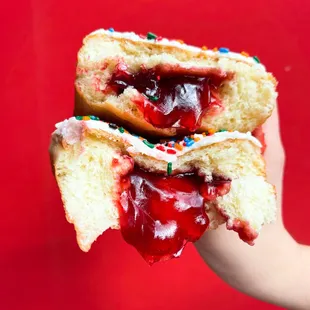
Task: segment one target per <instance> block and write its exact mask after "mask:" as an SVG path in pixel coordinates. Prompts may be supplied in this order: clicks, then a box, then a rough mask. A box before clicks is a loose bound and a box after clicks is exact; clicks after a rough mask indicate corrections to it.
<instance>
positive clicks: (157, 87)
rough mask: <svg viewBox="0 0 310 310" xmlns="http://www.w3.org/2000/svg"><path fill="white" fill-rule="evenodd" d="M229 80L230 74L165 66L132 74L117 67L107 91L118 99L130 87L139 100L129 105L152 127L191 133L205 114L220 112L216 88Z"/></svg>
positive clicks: (123, 66) (142, 69)
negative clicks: (110, 91)
mask: <svg viewBox="0 0 310 310" xmlns="http://www.w3.org/2000/svg"><path fill="white" fill-rule="evenodd" d="M231 77H232V76H231V74H228V73H225V72H222V71H220V70H215V69H205V68H204V69H201V68H191V69H184V68H181V67H179V66H169V65H163V66H157V67H155V68H153V69H145V68H143V67H142V68H141V70H140V71H139V72H137V73H134V74H132V73H129V72H128V71H127V67H126V66H125V65H124V64H121V63H120V64H119V65H118V66H116V69H115V71H114V73H113V75H112V77H111V79H110V81H109V83H108V89H109V90H111V89H112V90H113V91H114V92H115V93H116V94H118V95H119V94H121V93H122V92H123V91H124V89H126V88H127V87H130V86H131V87H134V88H135V89H137V90H138V91H139V93H140V94H141V96H139V97H137V98H136V99H134V100H133V101H134V102H135V103H136V104H137V106H138V107H139V109H140V110H141V111H142V113H143V114H144V118H145V119H146V120H147V121H148V122H149V123H151V124H152V125H153V126H154V127H158V128H168V127H179V128H186V129H187V130H189V131H191V132H193V131H195V130H196V129H197V128H199V127H200V124H201V119H202V117H203V116H204V115H205V114H206V113H208V114H214V113H217V112H219V111H221V109H222V105H221V101H220V99H219V96H218V91H219V87H220V86H221V85H222V84H223V82H224V81H225V80H228V79H231Z"/></svg>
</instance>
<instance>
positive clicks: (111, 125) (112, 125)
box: [109, 123, 118, 129]
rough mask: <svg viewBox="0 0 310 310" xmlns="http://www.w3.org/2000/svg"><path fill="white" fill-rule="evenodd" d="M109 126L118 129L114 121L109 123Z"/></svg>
mask: <svg viewBox="0 0 310 310" xmlns="http://www.w3.org/2000/svg"><path fill="white" fill-rule="evenodd" d="M109 127H110V128H112V129H117V128H118V126H117V125H116V124H114V123H109Z"/></svg>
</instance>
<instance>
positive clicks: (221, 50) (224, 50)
mask: <svg viewBox="0 0 310 310" xmlns="http://www.w3.org/2000/svg"><path fill="white" fill-rule="evenodd" d="M219 52H220V53H224V54H227V53H229V48H227V47H221V48H220V49H219Z"/></svg>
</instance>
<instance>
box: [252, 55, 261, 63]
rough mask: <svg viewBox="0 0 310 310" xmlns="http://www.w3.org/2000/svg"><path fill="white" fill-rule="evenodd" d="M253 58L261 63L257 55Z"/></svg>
mask: <svg viewBox="0 0 310 310" xmlns="http://www.w3.org/2000/svg"><path fill="white" fill-rule="evenodd" d="M253 59H254V60H255V61H256V62H257V63H258V64H259V63H260V60H259V58H258V57H257V56H253Z"/></svg>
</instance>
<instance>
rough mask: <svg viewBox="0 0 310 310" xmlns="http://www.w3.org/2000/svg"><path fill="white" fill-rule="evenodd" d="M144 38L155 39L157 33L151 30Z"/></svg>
mask: <svg viewBox="0 0 310 310" xmlns="http://www.w3.org/2000/svg"><path fill="white" fill-rule="evenodd" d="M146 38H147V39H148V40H155V39H156V38H157V35H156V34H155V33H153V32H148V33H147V35H146Z"/></svg>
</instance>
